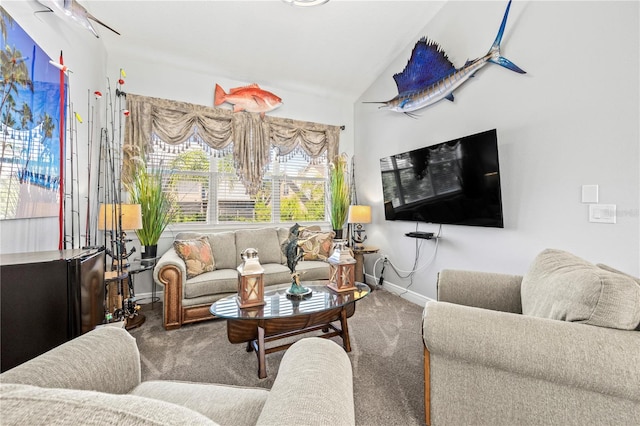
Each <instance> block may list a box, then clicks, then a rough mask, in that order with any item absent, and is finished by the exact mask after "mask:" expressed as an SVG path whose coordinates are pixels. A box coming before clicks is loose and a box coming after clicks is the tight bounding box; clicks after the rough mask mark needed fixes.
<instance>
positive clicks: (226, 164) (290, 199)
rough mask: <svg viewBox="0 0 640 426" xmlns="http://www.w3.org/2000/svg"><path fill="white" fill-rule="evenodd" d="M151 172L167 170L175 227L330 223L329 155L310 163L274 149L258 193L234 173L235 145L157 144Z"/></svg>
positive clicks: (149, 158) (301, 155)
mask: <svg viewBox="0 0 640 426" xmlns="http://www.w3.org/2000/svg"><path fill="white" fill-rule="evenodd" d="M153 147H154V152H153V153H151V154H147V165H148V167H149V168H155V169H160V170H162V171H163V172H164V174H165V177H164V186H165V189H166V191H167V192H168V193H169V194H171V198H172V200H173V204H174V208H175V212H176V217H175V219H174V223H203V224H223V223H238V222H249V223H280V222H318V221H326V220H327V219H326V208H325V205H326V191H325V188H326V184H327V157H326V154H325V155H323V156H321V157H318V158H315V159H311V158H309V156H308V155H306V154H304V153H303V152H302V151H301V150H295V151H293V152H292V153H291V154H289V155H287V156H286V157H281V156H278V152H277V148H274V147H272V148H271V149H270V162H269V165H268V167H267V170H266V171H265V174H264V176H263V179H262V184H261V187H260V189H259V190H258V191H257V193H256V194H255V195H249V194H247V191H246V190H245V187H244V185H243V184H242V183H241V182H240V180H239V179H238V177H237V175H236V170H235V167H234V164H233V156H232V153H233V147H232V146H228V147H227V148H225V149H224V150H222V151H218V150H214V149H212V148H210V147H209V146H207V145H206V144H204V143H203V142H202V141H199V140H198V139H197V137H193V138H191V139H190V140H189V141H187V142H185V143H182V144H178V145H168V144H164V143H163V142H161V141H159V140H157V139H156V140H155V142H154V143H153Z"/></svg>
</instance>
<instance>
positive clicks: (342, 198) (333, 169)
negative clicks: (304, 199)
mask: <svg viewBox="0 0 640 426" xmlns="http://www.w3.org/2000/svg"><path fill="white" fill-rule="evenodd" d="M347 169H348V165H347V155H346V154H344V153H343V154H340V155H338V156H336V157H335V158H334V160H333V161H332V162H331V163H330V164H329V202H330V205H329V214H330V216H331V218H330V220H331V227H332V228H333V230H334V231H335V232H336V237H338V238H342V228H343V227H344V224H345V222H346V221H347V214H348V212H349V203H350V201H351V194H350V187H349V174H348V170H347Z"/></svg>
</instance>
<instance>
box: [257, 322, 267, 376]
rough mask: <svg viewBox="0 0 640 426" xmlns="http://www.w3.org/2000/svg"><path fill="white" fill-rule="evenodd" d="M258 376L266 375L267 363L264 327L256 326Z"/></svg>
mask: <svg viewBox="0 0 640 426" xmlns="http://www.w3.org/2000/svg"><path fill="white" fill-rule="evenodd" d="M257 354H258V378H260V379H264V378H265V377H267V364H266V357H265V348H264V328H262V327H258V353H257Z"/></svg>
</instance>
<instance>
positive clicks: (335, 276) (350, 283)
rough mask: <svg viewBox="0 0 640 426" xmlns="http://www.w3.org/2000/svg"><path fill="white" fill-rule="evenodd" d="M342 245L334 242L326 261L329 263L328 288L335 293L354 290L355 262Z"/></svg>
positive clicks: (342, 242)
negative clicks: (331, 251) (331, 252)
mask: <svg viewBox="0 0 640 426" xmlns="http://www.w3.org/2000/svg"><path fill="white" fill-rule="evenodd" d="M344 244H345V242H344V241H336V246H335V249H334V251H333V254H332V255H331V257H329V259H327V261H328V262H329V277H330V278H329V288H331V289H332V290H335V291H337V292H343V291H351V290H353V289H355V288H356V283H355V266H356V260H355V259H354V258H353V257H352V256H351V253H350V252H349V249H348V248H345V246H344Z"/></svg>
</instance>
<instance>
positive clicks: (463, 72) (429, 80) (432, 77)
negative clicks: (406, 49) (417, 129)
mask: <svg viewBox="0 0 640 426" xmlns="http://www.w3.org/2000/svg"><path fill="white" fill-rule="evenodd" d="M510 7H511V0H509V3H508V4H507V9H506V10H505V12H504V16H503V18H502V24H501V25H500V29H499V30H498V35H497V36H496V39H495V41H494V42H493V45H492V46H491V48H490V49H489V51H488V52H487V53H486V54H485V55H484V56H481V57H479V58H477V59H474V60H470V61H467V63H465V64H464V66H463V67H462V68H459V69H457V68H456V67H455V66H454V65H453V64H452V63H451V61H450V60H449V58H448V57H447V55H446V54H445V53H444V51H443V50H442V49H441V48H440V46H439V45H438V44H437V43H435V42H433V41H429V40H428V39H427V38H424V37H423V38H422V39H420V40H419V41H418V42H417V43H416V45H415V47H414V48H413V51H412V52H411V58H410V59H409V62H408V63H407V65H406V67H405V68H404V70H403V71H402V72H401V73H398V74H395V75H394V76H393V79H394V80H395V82H396V86H397V87H398V96H396V97H395V98H393V99H391V100H389V101H386V102H369V103H380V104H383V105H382V106H380V108H381V109H388V110H391V111H395V112H402V113H404V114H407V115H409V116H413V115H414V114H411V112H412V111H416V110H418V109H421V108H425V107H428V106H430V105H433V104H435V103H436V102H439V101H441V100H443V99H448V100H449V101H453V92H454V91H455V90H456V89H457V88H458V87H460V86H462V85H463V84H464V83H465V82H466V81H467V80H469V79H470V78H471V77H473V76H474V74H475V73H476V72H478V70H480V69H481V68H483V67H484V66H485V65H487V64H488V63H493V64H498V65H500V66H503V67H505V68H507V69H509V70H511V71H515V72H517V73H520V74H525V71H523V70H522V69H520V68H519V67H518V66H517V65H515V64H514V63H513V62H511V61H509V60H508V59H507V58H505V57H503V56H501V55H500V42H501V41H502V35H503V34H504V29H505V27H506V25H507V17H508V16H509V8H510Z"/></svg>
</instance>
